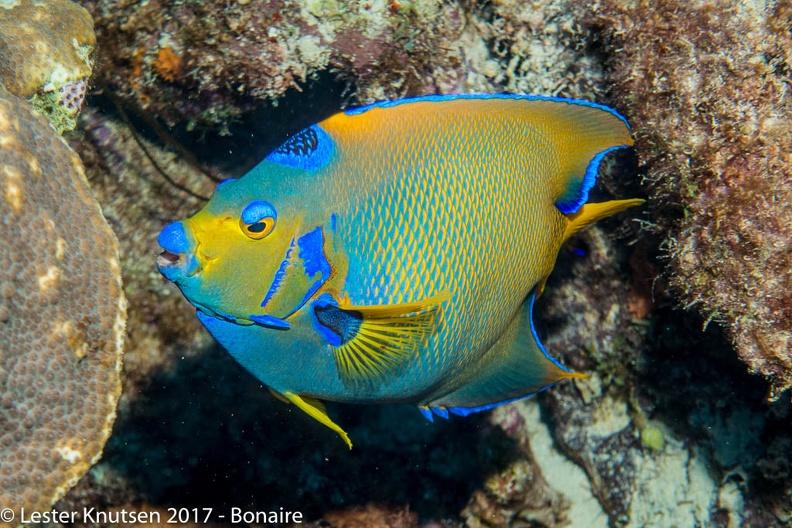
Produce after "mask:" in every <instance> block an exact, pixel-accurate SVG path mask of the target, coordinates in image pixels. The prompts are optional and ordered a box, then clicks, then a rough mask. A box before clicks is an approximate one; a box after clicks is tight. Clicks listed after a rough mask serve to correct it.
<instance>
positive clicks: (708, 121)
mask: <svg viewBox="0 0 792 528" xmlns="http://www.w3.org/2000/svg"><path fill="white" fill-rule="evenodd" d="M599 22H600V23H601V24H602V25H603V26H605V27H608V28H610V29H609V32H610V35H611V36H610V37H609V38H610V42H609V44H608V48H609V49H608V50H607V51H608V52H609V53H610V54H611V56H610V61H609V68H608V70H609V71H610V72H611V74H610V80H611V81H613V83H614V92H615V94H616V96H617V99H618V100H617V106H618V107H619V108H622V109H624V110H625V112H626V113H627V117H628V119H629V120H630V122H631V123H632V124H633V125H634V130H635V134H636V143H635V148H636V152H637V153H638V155H639V157H640V158H641V160H642V162H644V163H646V165H647V167H648V179H649V180H650V181H651V182H653V185H652V192H653V195H654V196H653V198H654V199H653V200H650V203H652V202H653V203H654V204H656V207H655V211H656V213H657V214H656V218H657V223H658V225H659V227H660V230H661V231H662V232H663V233H664V234H665V236H666V245H667V247H668V252H667V254H668V256H669V259H670V264H671V280H672V282H673V284H674V286H676V291H677V293H678V295H680V296H681V300H682V303H683V304H684V305H685V306H687V307H694V308H695V309H697V310H698V311H699V312H701V313H702V314H703V315H704V317H705V318H708V319H711V320H715V321H717V322H719V323H721V324H722V325H723V326H724V328H726V330H727V331H728V333H729V334H730V336H731V338H732V341H733V342H734V344H735V346H736V348H737V351H738V353H739V355H740V358H741V359H742V360H743V361H744V362H745V363H746V364H747V365H748V366H749V368H750V369H751V370H752V371H754V372H758V373H761V374H762V375H764V376H765V377H766V378H767V379H768V381H769V382H770V383H771V385H772V392H771V396H773V397H777V396H778V395H779V394H780V393H781V392H782V391H783V390H785V389H787V388H789V387H790V386H792V209H791V208H790V203H792V154H790V153H792V134H790V128H789V122H790V120H791V119H792V98H790V96H789V93H790V83H792V75H791V74H790V71H792V34H790V30H789V28H790V26H792V2H790V1H789V0H779V1H778V2H768V3H767V6H766V5H765V2H747V1H746V2H732V1H727V0H719V1H708V2H693V3H688V2H678V1H674V0H662V1H650V0H642V1H638V2H635V3H633V4H631V5H628V4H624V3H623V2H620V1H617V0H609V1H606V2H603V3H602V6H601V12H600V13H599ZM606 40H607V39H606ZM674 213H679V214H678V215H675V214H674ZM669 218H679V220H678V221H674V222H670V221H669Z"/></svg>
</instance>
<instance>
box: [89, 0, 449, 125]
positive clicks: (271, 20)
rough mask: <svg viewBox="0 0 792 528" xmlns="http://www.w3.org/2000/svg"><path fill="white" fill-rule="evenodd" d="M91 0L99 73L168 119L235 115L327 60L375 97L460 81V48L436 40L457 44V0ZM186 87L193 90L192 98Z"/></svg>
mask: <svg viewBox="0 0 792 528" xmlns="http://www.w3.org/2000/svg"><path fill="white" fill-rule="evenodd" d="M83 4H84V5H85V6H86V7H87V8H88V10H89V11H90V12H91V14H92V15H93V16H94V17H95V20H96V23H97V28H98V29H97V31H98V33H99V41H100V48H101V49H102V56H103V59H104V60H105V61H106V62H107V67H106V68H104V69H103V71H102V72H100V76H101V77H102V78H103V79H104V81H105V82H106V83H107V84H108V85H109V86H111V87H112V88H113V89H114V90H116V91H117V92H118V93H119V94H120V95H122V96H124V97H127V98H129V99H130V100H131V101H132V102H134V103H135V104H136V105H137V106H139V107H141V108H144V109H146V110H147V111H148V112H150V113H152V114H154V115H157V116H159V117H161V118H164V119H165V120H166V121H168V122H171V123H174V122H179V121H183V120H189V121H191V123H192V124H193V125H201V126H207V125H211V126H214V127H216V126H220V127H223V126H226V125H227V123H228V121H229V119H230V118H231V117H233V116H235V115H239V114H240V113H241V112H243V111H245V110H248V109H250V108H252V107H253V105H255V104H260V103H261V102H262V101H273V100H277V99H278V98H280V97H282V96H283V95H284V93H285V92H286V90H288V89H289V88H296V89H298V90H299V89H300V85H301V84H302V83H304V82H305V81H306V79H308V78H309V77H310V76H311V75H313V74H314V73H317V72H320V71H323V70H327V69H334V70H335V71H337V72H338V73H339V74H341V75H343V76H345V77H346V78H348V79H351V78H354V79H355V80H356V81H359V82H360V86H361V87H362V89H363V90H366V87H370V88H375V89H374V90H373V93H366V94H363V95H364V96H365V97H366V98H368V99H371V98H382V97H384V96H394V95H399V94H404V93H406V92H412V93H417V92H426V91H435V90H436V88H433V86H432V85H439V84H453V83H455V82H457V80H456V79H454V76H456V75H457V74H458V70H457V69H456V68H458V67H459V66H460V64H461V62H460V58H459V55H458V54H457V53H453V52H451V53H448V52H446V53H443V54H441V55H438V54H437V53H436V52H435V50H437V49H448V50H450V49H451V47H450V45H449V44H448V42H449V41H450V40H451V39H453V38H455V37H456V36H457V35H458V33H459V31H460V29H461V27H462V25H463V18H462V17H463V14H462V12H461V10H460V9H459V6H458V5H456V4H454V3H440V2H435V1H432V0H430V1H427V0H413V1H407V0H403V1H401V2H397V1H395V0H393V1H382V0H380V1H376V2H370V3H369V2H345V1H336V0H312V1H307V2H292V1H288V0H278V1H268V0H248V1H237V2H219V1H208V2H126V1H117V0H87V1H85V2H83ZM419 28H420V29H419ZM441 65H443V66H445V67H441ZM449 65H451V66H449ZM435 74H436V75H435ZM375 78H376V79H377V82H370V80H373V79H375ZM383 88H385V89H383ZM185 91H188V92H192V93H194V94H196V95H197V97H190V98H189V100H188V98H187V97H185V95H184V94H185ZM386 92H387V93H386Z"/></svg>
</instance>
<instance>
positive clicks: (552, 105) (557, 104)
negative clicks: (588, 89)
mask: <svg viewBox="0 0 792 528" xmlns="http://www.w3.org/2000/svg"><path fill="white" fill-rule="evenodd" d="M538 103H539V104H542V105H546V107H545V108H544V109H543V112H542V113H543V114H545V115H543V116H542V117H543V118H544V119H543V121H544V120H546V121H547V122H548V123H552V124H553V126H552V127H551V126H549V125H548V126H547V127H546V128H545V134H546V137H547V139H548V140H549V141H550V142H551V145H552V146H553V147H554V148H555V149H556V151H557V153H558V162H559V163H558V165H557V172H556V174H554V175H553V181H552V183H551V185H552V193H553V194H552V196H553V200H554V202H555V204H556V206H557V207H558V209H559V210H560V211H561V212H562V213H564V214H570V213H574V212H576V211H577V210H578V209H579V208H580V207H581V206H582V205H583V204H584V203H586V202H587V201H588V195H589V191H590V190H591V188H592V187H593V186H594V184H595V183H596V180H597V171H598V169H599V165H600V162H602V159H603V158H604V157H605V155H606V154H608V153H609V152H612V151H613V150H616V149H620V148H625V147H629V146H631V145H632V144H633V139H632V136H631V135H630V127H629V125H628V124H627V121H626V120H625V119H624V117H622V116H621V115H620V114H619V113H617V112H616V111H615V110H613V109H611V108H608V107H607V106H602V105H598V104H594V103H589V102H587V101H576V100H556V101H542V102H538Z"/></svg>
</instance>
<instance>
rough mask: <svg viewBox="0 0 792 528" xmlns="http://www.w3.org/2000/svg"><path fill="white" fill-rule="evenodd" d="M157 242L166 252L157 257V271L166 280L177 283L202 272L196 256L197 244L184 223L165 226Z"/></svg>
mask: <svg viewBox="0 0 792 528" xmlns="http://www.w3.org/2000/svg"><path fill="white" fill-rule="evenodd" d="M157 242H159V245H160V247H162V249H163V250H164V251H163V252H162V253H160V254H159V256H158V257H157V269H158V270H159V272H160V273H162V274H163V275H164V276H165V278H166V279H168V280H170V281H173V282H177V281H178V280H179V279H183V278H185V277H191V276H192V275H195V274H196V273H197V272H198V271H200V270H199V269H198V261H197V259H196V258H195V256H194V248H195V243H194V241H193V237H191V236H190V235H189V234H188V232H187V230H186V229H185V226H184V222H173V223H172V224H168V225H167V226H165V227H164V228H163V230H162V231H161V232H160V234H159V236H158V237H157Z"/></svg>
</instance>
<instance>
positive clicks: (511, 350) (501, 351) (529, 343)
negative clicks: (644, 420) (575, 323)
mask: <svg viewBox="0 0 792 528" xmlns="http://www.w3.org/2000/svg"><path fill="white" fill-rule="evenodd" d="M535 299H536V290H534V291H533V292H532V293H531V295H530V296H529V298H528V300H527V301H526V303H525V305H524V306H523V308H522V310H521V312H520V313H519V314H518V315H517V317H515V318H514V320H513V321H512V323H511V325H510V326H509V328H508V329H507V331H506V332H505V333H504V334H503V336H502V337H501V339H500V340H499V341H498V342H496V343H495V345H493V348H492V349H491V350H490V351H489V352H488V353H487V356H488V359H487V361H486V363H485V364H484V365H482V366H479V367H478V369H479V370H478V371H477V372H475V374H473V375H472V377H471V378H470V379H473V380H474V381H473V382H471V383H466V384H464V385H462V386H461V387H459V388H457V389H456V390H454V391H451V392H449V393H447V394H445V395H442V396H437V397H432V398H431V399H430V400H429V401H426V402H421V404H419V409H420V410H421V412H422V413H423V414H424V416H427V417H429V415H430V414H431V413H434V414H436V415H438V416H442V417H448V413H449V412H450V413H452V414H458V415H462V416H466V415H468V414H471V413H474V412H479V411H485V410H487V409H491V408H493V407H496V406H498V405H503V404H505V403H509V402H512V401H515V400H519V399H521V398H526V397H528V396H531V395H533V394H535V393H537V392H539V391H541V390H544V389H546V388H547V387H549V386H551V385H553V384H555V383H556V382H558V381H560V380H563V379H565V378H581V377H585V375H583V374H580V373H577V372H573V371H571V370H569V369H567V368H566V367H564V366H562V365H561V364H560V363H559V362H558V361H556V360H555V359H553V358H551V357H550V355H549V354H548V353H547V351H546V350H545V348H544V346H542V343H541V342H540V341H539V337H538V336H537V334H536V331H535V329H534V326H533V321H532V315H533V304H534V300H535Z"/></svg>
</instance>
